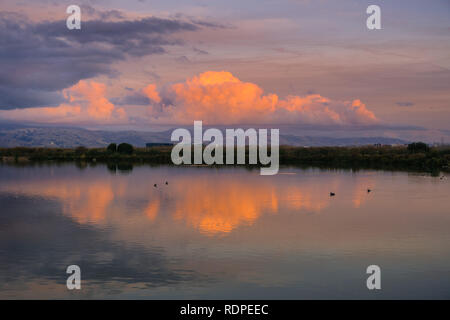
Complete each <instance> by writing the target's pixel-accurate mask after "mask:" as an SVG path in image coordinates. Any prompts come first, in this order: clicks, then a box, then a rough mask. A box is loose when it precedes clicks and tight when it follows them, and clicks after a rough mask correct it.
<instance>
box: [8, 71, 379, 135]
mask: <svg viewBox="0 0 450 320" xmlns="http://www.w3.org/2000/svg"><path fill="white" fill-rule="evenodd" d="M106 91H107V87H106V85H105V84H102V83H98V82H94V81H85V80H81V81H80V82H78V83H77V84H76V85H74V86H72V87H70V88H69V89H65V90H63V91H62V95H63V96H64V98H65V102H64V103H62V104H60V105H59V106H58V107H41V108H27V109H15V110H3V111H0V118H3V119H8V120H19V121H20V120H25V121H34V122H39V121H40V122H46V123H48V122H51V123H71V124H73V123H84V124H85V123H90V124H133V123H137V122H139V123H140V124H142V123H147V124H183V125H184V124H192V122H193V121H194V120H202V121H204V123H205V124H206V125H228V124H279V125H283V124H290V125H313V126H330V127H331V126H333V127H335V126H367V125H371V126H373V125H377V124H379V120H378V119H377V118H376V116H375V115H374V113H373V112H372V111H370V110H369V109H367V107H366V106H365V104H364V103H362V102H361V101H360V100H358V99H354V100H351V101H333V100H331V99H328V98H326V97H323V96H321V95H320V94H309V95H306V96H294V95H289V96H287V97H286V98H284V99H282V98H280V97H279V96H278V95H277V94H273V93H270V94H265V93H264V91H263V89H261V88H260V87H259V86H258V85H256V84H254V83H251V82H244V81H241V80H240V79H238V78H237V77H235V76H233V75H232V74H231V73H230V72H226V71H219V72H217V71H206V72H203V73H201V74H199V75H197V76H194V77H192V78H190V79H187V80H186V81H185V82H181V83H175V84H169V85H167V86H165V87H164V88H163V89H162V90H160V91H158V90H157V86H156V85H155V84H149V85H147V86H145V87H144V88H142V89H141V90H138V91H132V92H131V93H128V94H127V95H125V96H123V97H118V98H113V99H111V100H109V99H108V98H107V97H106ZM127 91H128V92H130V90H127ZM114 103H116V104H117V105H120V107H117V106H116V105H115V104H114ZM136 121H137V122H136Z"/></svg>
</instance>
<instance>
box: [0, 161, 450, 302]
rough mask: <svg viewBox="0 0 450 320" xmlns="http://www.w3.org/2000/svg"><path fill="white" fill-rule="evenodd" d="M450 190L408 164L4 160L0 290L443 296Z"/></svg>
mask: <svg viewBox="0 0 450 320" xmlns="http://www.w3.org/2000/svg"><path fill="white" fill-rule="evenodd" d="M166 181H167V182H168V184H166V183H165V182H166ZM154 184H157V186H156V187H155V186H154ZM367 189H371V192H367ZM330 192H335V193H336V195H335V196H334V197H330ZM449 196H450V182H449V179H448V178H447V177H444V178H443V179H441V178H440V177H432V176H429V175H425V174H419V173H406V172H386V171H370V170H362V171H357V172H355V171H351V170H321V169H298V168H292V167H283V168H281V169H280V173H279V174H278V175H276V176H261V175H259V169H255V170H248V169H246V168H238V167H235V168H234V167H227V168H211V167H170V166H160V167H150V166H135V167H134V168H131V167H125V168H123V167H121V168H115V167H111V166H110V167H107V166H105V165H96V166H87V167H84V168H81V167H77V166H76V165H75V164H64V165H41V166H24V167H14V166H8V165H1V166H0V298H39V299H43V298H44V299H46V298H76V299H79V298H83V299H91V298H108V299H110V298H112V299H115V298H125V299H129V298H148V299H176V298H180V299H197V298H203V299H215V298H217V299H240V298H246V299H317V298H318V299H326V298H331V299H335V298H338V299H341V298H350V299H352V298H355V299H358V298H369V299H370V298H375V299H383V298H384V299H391V298H394V299H396V298H426V299H427V298H437V299H439V298H447V299H448V298H450V201H449ZM73 264H75V265H78V266H80V268H81V290H68V289H67V287H66V279H67V277H68V276H69V275H68V274H66V268H67V266H69V265H73ZM372 264H375V265H378V266H380V268H381V286H382V289H381V290H372V291H370V290H368V289H367V287H366V279H367V277H368V276H369V275H368V274H366V268H367V267H368V266H369V265H372Z"/></svg>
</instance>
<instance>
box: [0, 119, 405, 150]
mask: <svg viewBox="0 0 450 320" xmlns="http://www.w3.org/2000/svg"><path fill="white" fill-rule="evenodd" d="M171 133H172V130H166V131H160V132H151V131H133V130H125V131H108V130H88V129H84V128H75V127H40V126H27V125H14V124H0V147H58V148H72V147H77V146H85V147H105V146H107V145H108V144H109V143H112V142H115V143H121V142H127V143H130V144H132V145H134V146H136V147H144V146H145V144H146V143H168V142H170V136H171ZM405 143H408V141H406V140H402V139H397V138H389V137H327V136H307V135H306V136H305V135H302V136H300V135H294V134H282V133H280V144H281V145H292V146H350V145H370V144H389V145H392V144H405Z"/></svg>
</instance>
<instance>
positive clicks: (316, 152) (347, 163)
mask: <svg viewBox="0 0 450 320" xmlns="http://www.w3.org/2000/svg"><path fill="white" fill-rule="evenodd" d="M171 151H172V146H167V145H161V146H158V145H155V146H151V147H146V148H136V147H133V146H131V145H129V144H127V143H122V144H119V145H118V146H117V145H115V144H110V145H109V146H108V147H106V148H85V147H77V148H44V147H35V148H30V147H16V148H0V158H1V162H2V163H8V164H18V165H27V164H32V163H43V162H75V163H77V164H81V165H82V164H92V163H105V164H108V165H119V166H122V167H125V168H127V167H130V166H131V167H132V165H133V164H151V165H152V164H153V165H173V164H172V160H171ZM279 154H280V165H290V166H299V167H318V168H336V169H338V168H342V169H381V170H400V171H422V172H432V173H433V172H435V173H436V172H439V171H443V172H450V146H436V147H428V145H426V144H424V143H420V142H419V143H412V144H409V145H408V146H358V147H293V146H280V153H279ZM235 155H236V152H235ZM246 162H248V147H247V148H246ZM192 163H193V162H192ZM213 166H215V167H221V166H225V165H220V164H215V165H213ZM243 166H249V167H256V166H258V167H259V166H260V165H248V164H247V165H243Z"/></svg>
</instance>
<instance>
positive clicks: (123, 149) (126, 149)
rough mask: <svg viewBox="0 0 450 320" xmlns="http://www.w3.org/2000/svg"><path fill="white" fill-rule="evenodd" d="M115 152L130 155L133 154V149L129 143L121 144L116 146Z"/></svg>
mask: <svg viewBox="0 0 450 320" xmlns="http://www.w3.org/2000/svg"><path fill="white" fill-rule="evenodd" d="M117 152H119V153H121V154H132V153H133V152H134V148H133V146H132V145H131V144H129V143H121V144H119V145H118V146H117Z"/></svg>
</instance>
